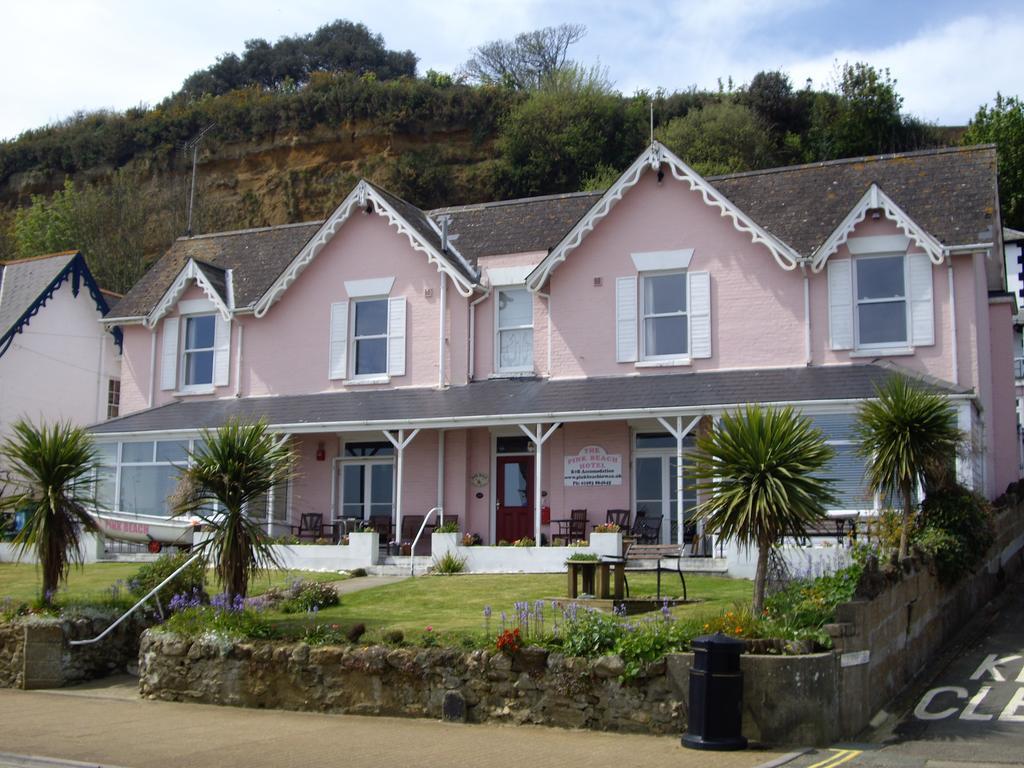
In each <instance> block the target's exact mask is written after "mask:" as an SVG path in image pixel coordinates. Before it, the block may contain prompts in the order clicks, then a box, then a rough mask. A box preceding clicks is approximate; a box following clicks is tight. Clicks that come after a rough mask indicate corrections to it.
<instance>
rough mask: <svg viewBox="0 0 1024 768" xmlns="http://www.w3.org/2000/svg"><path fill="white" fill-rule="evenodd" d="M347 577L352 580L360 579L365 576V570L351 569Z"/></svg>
mask: <svg viewBox="0 0 1024 768" xmlns="http://www.w3.org/2000/svg"><path fill="white" fill-rule="evenodd" d="M348 575H349V576H351V577H352V578H353V579H361V578H363V577H364V576H366V569H365V568H353V569H352V570H351V571H349V572H348Z"/></svg>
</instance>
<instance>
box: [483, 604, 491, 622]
mask: <svg viewBox="0 0 1024 768" xmlns="http://www.w3.org/2000/svg"><path fill="white" fill-rule="evenodd" d="M484 618H485V619H489V618H491V606H489V605H485V606H484Z"/></svg>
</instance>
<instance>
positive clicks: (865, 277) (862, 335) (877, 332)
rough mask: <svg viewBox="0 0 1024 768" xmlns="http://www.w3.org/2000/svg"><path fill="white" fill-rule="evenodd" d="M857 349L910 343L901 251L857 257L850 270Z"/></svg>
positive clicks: (905, 280)
mask: <svg viewBox="0 0 1024 768" xmlns="http://www.w3.org/2000/svg"><path fill="white" fill-rule="evenodd" d="M853 282H854V297H855V306H856V323H855V324H854V332H855V337H854V343H855V346H856V347H857V348H858V349H879V348H882V349H884V348H892V347H906V346H909V344H910V336H909V325H910V323H909V317H908V315H909V312H908V301H907V274H906V260H905V259H904V256H903V254H901V253H887V254H880V255H871V256H858V257H857V258H856V259H854V270H853Z"/></svg>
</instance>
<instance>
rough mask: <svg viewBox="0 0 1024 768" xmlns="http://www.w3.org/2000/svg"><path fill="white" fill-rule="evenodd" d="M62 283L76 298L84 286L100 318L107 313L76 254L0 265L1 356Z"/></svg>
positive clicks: (117, 333) (117, 335) (117, 336)
mask: <svg viewBox="0 0 1024 768" xmlns="http://www.w3.org/2000/svg"><path fill="white" fill-rule="evenodd" d="M65 281H70V282H71V290H72V291H73V292H74V295H75V296H78V292H79V291H80V290H81V289H82V287H85V288H86V289H87V290H88V291H89V296H90V297H91V298H92V300H93V301H94V302H95V304H96V309H97V311H99V313H100V315H106V314H107V311H108V310H109V306H108V305H107V299H106V297H105V296H104V295H103V291H101V290H100V287H99V286H98V285H97V284H96V280H95V279H94V278H93V276H92V273H91V272H90V271H89V267H88V265H87V264H86V263H85V259H84V258H83V257H82V254H81V253H79V252H78V251H65V252H63V253H55V254H50V255H47V256H37V257H35V258H31V259H21V260H18V261H6V262H0V356H2V355H3V354H4V353H5V352H6V351H7V350H8V349H9V348H10V346H11V343H12V342H13V341H14V337H15V336H17V335H18V334H19V333H21V332H22V331H23V330H24V329H25V327H26V326H28V325H29V323H30V322H31V320H32V318H33V317H35V316H36V315H37V314H38V313H39V310H41V309H42V308H43V307H45V306H46V303H47V302H48V301H49V300H50V299H51V298H53V295H54V294H55V293H56V292H57V289H59V288H60V287H61V285H63V284H64V282H65ZM114 338H115V340H116V341H117V343H118V345H120V344H121V331H120V329H115V330H114Z"/></svg>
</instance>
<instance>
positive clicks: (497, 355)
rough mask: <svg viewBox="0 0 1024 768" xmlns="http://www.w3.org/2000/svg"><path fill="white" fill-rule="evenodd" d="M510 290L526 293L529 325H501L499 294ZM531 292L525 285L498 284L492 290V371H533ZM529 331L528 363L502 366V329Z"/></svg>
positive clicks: (515, 373)
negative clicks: (528, 304) (528, 303)
mask: <svg viewBox="0 0 1024 768" xmlns="http://www.w3.org/2000/svg"><path fill="white" fill-rule="evenodd" d="M512 291H521V292H523V293H525V294H526V298H527V299H528V300H529V301H530V323H529V325H509V326H506V327H502V325H501V311H500V307H501V294H503V293H510V292H512ZM533 310H534V307H533V294H532V293H530V291H529V290H528V289H527V288H526V286H525V285H503V286H499V287H497V288H496V289H495V291H494V371H495V373H498V374H505V375H507V374H514V375H522V374H532V373H533V372H534V366H533V355H534V352H535V350H534V346H533V342H534V338H533V319H534V318H533ZM527 330H528V331H529V332H530V363H529V365H525V366H502V364H501V334H502V332H503V331H527Z"/></svg>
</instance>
